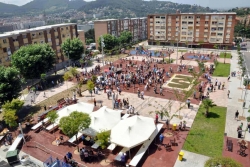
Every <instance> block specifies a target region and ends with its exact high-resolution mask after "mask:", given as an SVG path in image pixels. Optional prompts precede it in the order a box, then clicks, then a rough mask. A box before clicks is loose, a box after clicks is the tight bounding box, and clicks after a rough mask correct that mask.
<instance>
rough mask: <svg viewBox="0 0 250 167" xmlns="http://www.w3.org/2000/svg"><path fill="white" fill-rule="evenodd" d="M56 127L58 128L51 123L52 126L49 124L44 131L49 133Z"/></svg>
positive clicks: (55, 124)
mask: <svg viewBox="0 0 250 167" xmlns="http://www.w3.org/2000/svg"><path fill="white" fill-rule="evenodd" d="M57 127H58V124H57V123H53V124H50V125H49V126H48V127H47V128H46V130H48V131H49V132H50V131H52V130H54V129H55V128H57Z"/></svg>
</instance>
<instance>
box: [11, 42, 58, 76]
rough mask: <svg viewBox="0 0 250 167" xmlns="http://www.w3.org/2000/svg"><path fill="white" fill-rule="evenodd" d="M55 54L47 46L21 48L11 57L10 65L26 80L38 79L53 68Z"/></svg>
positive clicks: (36, 45) (34, 45) (37, 45)
mask: <svg viewBox="0 0 250 167" xmlns="http://www.w3.org/2000/svg"><path fill="white" fill-rule="evenodd" d="M55 57H56V54H55V52H54V51H53V49H52V48H51V47H50V46H49V45H48V44H32V45H27V46H22V47H21V48H20V49H19V50H17V51H16V52H15V53H14V54H13V55H12V57H11V64H12V65H13V66H14V67H16V68H17V69H18V70H19V71H20V73H21V75H22V76H23V77H24V78H26V79H35V78H40V75H41V74H42V73H46V72H47V71H48V70H50V69H51V68H52V67H53V64H54V63H55Z"/></svg>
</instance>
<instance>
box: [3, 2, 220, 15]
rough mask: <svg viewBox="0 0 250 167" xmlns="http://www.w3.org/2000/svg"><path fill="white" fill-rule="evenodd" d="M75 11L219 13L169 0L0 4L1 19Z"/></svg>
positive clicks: (103, 13)
mask: <svg viewBox="0 0 250 167" xmlns="http://www.w3.org/2000/svg"><path fill="white" fill-rule="evenodd" d="M69 9H76V10H79V11H82V12H85V13H86V14H102V15H103V16H104V18H105V17H107V18H109V17H112V18H122V17H142V16H146V15H148V14H153V13H175V12H176V10H180V11H181V12H183V13H185V12H216V11H217V10H214V9H210V8H208V7H202V6H199V5H188V4H178V3H173V2H170V1H143V0H95V1H90V2H86V1H84V0H33V1H31V2H29V3H27V4H25V5H22V6H17V5H11V4H5V3H1V2H0V11H1V13H2V16H0V17H4V16H13V15H17V14H19V15H25V14H40V13H42V12H44V11H45V12H46V13H59V12H63V11H66V10H69Z"/></svg>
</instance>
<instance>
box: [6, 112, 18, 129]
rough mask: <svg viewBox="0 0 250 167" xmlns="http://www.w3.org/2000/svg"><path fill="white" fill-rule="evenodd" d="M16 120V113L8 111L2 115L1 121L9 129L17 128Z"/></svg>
mask: <svg viewBox="0 0 250 167" xmlns="http://www.w3.org/2000/svg"><path fill="white" fill-rule="evenodd" d="M17 119H18V117H17V116H16V111H15V110H9V111H5V112H4V113H3V120H4V122H5V123H6V124H7V125H8V126H9V127H16V126H17Z"/></svg>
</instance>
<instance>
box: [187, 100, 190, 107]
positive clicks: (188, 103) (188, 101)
mask: <svg viewBox="0 0 250 167" xmlns="http://www.w3.org/2000/svg"><path fill="white" fill-rule="evenodd" d="M187 106H188V108H190V99H187Z"/></svg>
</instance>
